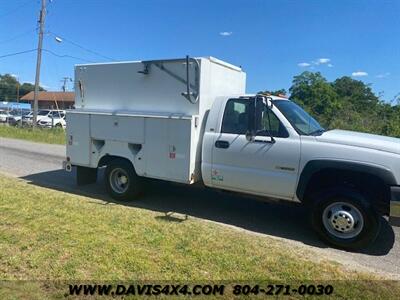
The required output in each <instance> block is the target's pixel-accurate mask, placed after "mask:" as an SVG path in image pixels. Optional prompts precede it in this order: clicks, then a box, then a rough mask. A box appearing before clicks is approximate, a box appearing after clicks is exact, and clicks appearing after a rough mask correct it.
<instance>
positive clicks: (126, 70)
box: [67, 57, 246, 183]
mask: <svg viewBox="0 0 400 300" xmlns="http://www.w3.org/2000/svg"><path fill="white" fill-rule="evenodd" d="M245 82H246V74H245V73H244V72H243V71H242V70H241V69H240V68H238V67H236V66H233V65H231V64H228V63H225V62H223V61H220V60H218V59H215V58H212V57H209V58H195V59H194V58H191V59H188V58H186V59H174V60H152V61H135V62H118V63H101V64H85V65H77V66H76V67H75V93H76V95H75V108H76V109H74V110H69V111H68V112H67V124H68V125H67V135H68V136H67V139H68V145H67V156H68V157H69V158H70V160H71V163H72V164H73V165H77V166H85V167H92V168H96V167H98V166H99V165H101V164H102V161H103V160H104V159H107V157H108V156H120V157H124V158H126V159H129V160H130V161H131V162H132V163H133V165H134V168H135V170H136V173H137V174H138V175H141V176H145V177H151V178H160V179H166V180H171V181H177V182H185V183H192V182H195V181H197V180H198V179H199V178H200V158H201V155H200V151H201V136H202V131H201V130H202V129H203V128H204V124H203V122H205V118H204V117H205V116H206V115H207V111H208V110H209V109H210V107H211V105H212V103H213V102H214V100H215V99H216V98H217V97H219V96H230V95H240V94H245Z"/></svg>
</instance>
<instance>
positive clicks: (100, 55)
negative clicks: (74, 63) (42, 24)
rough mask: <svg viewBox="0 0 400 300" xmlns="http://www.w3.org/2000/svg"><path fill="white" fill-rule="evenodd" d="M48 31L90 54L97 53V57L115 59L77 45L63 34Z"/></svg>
mask: <svg viewBox="0 0 400 300" xmlns="http://www.w3.org/2000/svg"><path fill="white" fill-rule="evenodd" d="M48 33H50V34H52V35H54V36H55V37H58V38H61V40H63V41H66V42H68V43H70V44H72V45H74V46H76V47H78V48H81V49H82V50H85V51H87V52H89V53H92V54H94V55H97V56H99V57H102V58H105V59H108V60H113V61H116V59H114V58H112V57H109V56H106V55H103V54H101V53H99V52H96V51H93V50H90V49H88V48H86V47H83V46H81V45H79V44H77V43H75V42H73V41H71V40H69V39H66V38H65V37H63V36H60V35H58V34H56V33H54V32H51V31H48Z"/></svg>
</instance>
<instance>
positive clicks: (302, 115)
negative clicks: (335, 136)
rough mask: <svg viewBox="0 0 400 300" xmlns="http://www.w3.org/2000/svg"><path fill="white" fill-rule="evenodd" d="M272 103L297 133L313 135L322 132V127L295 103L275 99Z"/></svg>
mask: <svg viewBox="0 0 400 300" xmlns="http://www.w3.org/2000/svg"><path fill="white" fill-rule="evenodd" d="M273 103H274V105H276V107H278V109H279V110H280V111H281V112H282V114H283V115H284V116H285V117H286V119H287V120H288V121H289V122H290V124H292V126H293V127H294V128H295V129H296V131H297V132H298V133H299V134H303V135H314V134H321V133H322V132H324V128H322V126H321V125H319V123H318V122H317V121H316V120H315V119H314V118H313V117H311V116H310V115H309V114H308V113H307V112H306V111H305V110H303V109H302V108H301V107H300V106H298V105H297V104H296V103H294V102H292V101H288V100H275V101H274V102H273Z"/></svg>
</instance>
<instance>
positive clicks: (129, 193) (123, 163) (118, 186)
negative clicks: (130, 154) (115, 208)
mask: <svg viewBox="0 0 400 300" xmlns="http://www.w3.org/2000/svg"><path fill="white" fill-rule="evenodd" d="M119 175H121V176H119ZM116 178H119V179H120V180H119V182H117V181H118V179H116ZM122 179H123V180H122ZM104 180H105V185H106V188H107V192H108V193H109V195H110V196H111V197H112V198H113V199H115V200H118V201H130V200H134V199H135V198H137V197H138V196H139V195H140V194H141V192H142V185H143V184H142V180H141V178H140V177H139V176H138V175H137V174H136V172H135V169H134V168H133V166H132V164H131V163H130V162H129V161H127V160H125V159H115V160H112V161H111V162H110V163H109V164H108V165H107V168H106V172H105V178H104ZM124 182H126V183H125V184H124Z"/></svg>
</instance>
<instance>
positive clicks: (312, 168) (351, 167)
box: [296, 159, 397, 201]
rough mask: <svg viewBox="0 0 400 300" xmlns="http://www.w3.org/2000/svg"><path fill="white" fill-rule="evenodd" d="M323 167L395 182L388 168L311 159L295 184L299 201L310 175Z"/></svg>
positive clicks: (385, 181) (390, 182)
mask: <svg viewBox="0 0 400 300" xmlns="http://www.w3.org/2000/svg"><path fill="white" fill-rule="evenodd" d="M323 169H335V170H343V171H354V172H360V173H366V174H370V175H374V176H377V177H379V178H381V179H382V181H383V182H384V183H385V184H386V185H388V186H390V185H396V184H397V182H396V178H395V177H394V175H393V173H392V172H391V171H390V170H389V169H385V168H383V167H379V166H371V165H367V164H363V163H360V162H349V161H340V160H329V159H319V160H311V161H309V162H308V163H307V164H306V165H305V166H304V168H303V170H302V172H301V174H300V178H299V182H298V184H297V189H296V196H297V198H298V199H299V200H300V201H303V199H304V194H305V192H306V189H307V185H308V183H309V181H310V179H311V178H312V176H313V175H314V174H315V173H317V172H319V171H321V170H323Z"/></svg>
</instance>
